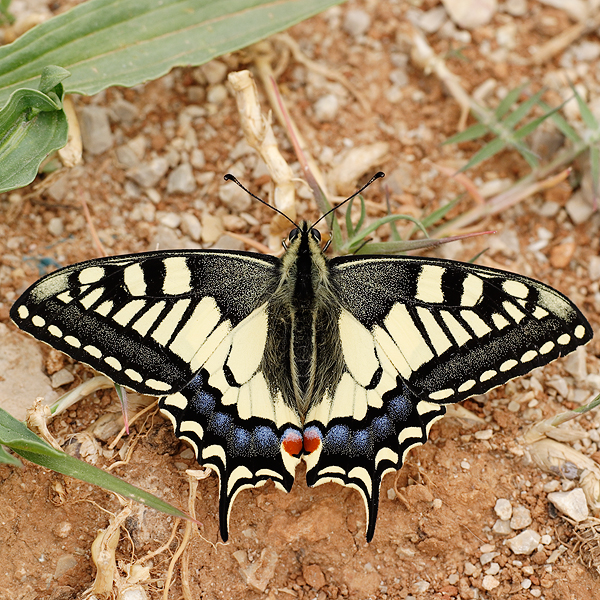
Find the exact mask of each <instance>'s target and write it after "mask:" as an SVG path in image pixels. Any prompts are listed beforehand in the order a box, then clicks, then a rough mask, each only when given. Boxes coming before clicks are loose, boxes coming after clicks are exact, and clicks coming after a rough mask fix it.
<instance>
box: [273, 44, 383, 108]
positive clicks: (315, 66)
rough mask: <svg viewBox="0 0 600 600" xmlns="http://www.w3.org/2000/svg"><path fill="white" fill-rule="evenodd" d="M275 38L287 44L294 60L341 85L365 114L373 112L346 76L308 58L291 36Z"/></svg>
mask: <svg viewBox="0 0 600 600" xmlns="http://www.w3.org/2000/svg"><path fill="white" fill-rule="evenodd" d="M273 37H274V38H275V39H276V40H277V41H278V42H281V43H282V44H285V45H286V46H287V47H288V48H289V49H290V50H291V52H292V55H293V56H294V60H296V61H297V62H299V63H300V64H303V65H304V66H305V67H306V68H307V69H310V70H311V71H313V72H315V73H318V74H319V75H323V77H326V78H327V79H333V80H334V81H337V82H338V83H341V84H342V85H343V86H344V87H345V88H346V89H347V90H348V91H349V92H350V93H351V94H352V95H353V96H354V97H355V98H356V99H357V100H358V102H359V103H360V105H361V107H362V109H363V111H364V112H365V113H369V112H370V111H371V106H370V105H369V102H368V101H367V99H366V98H365V97H364V96H363V95H362V94H361V93H360V92H359V91H358V90H357V89H356V88H355V87H354V86H353V85H352V84H351V83H350V82H349V81H348V80H347V79H346V77H344V75H342V74H341V73H338V72H337V71H334V70H332V69H329V68H327V67H325V66H323V65H321V64H319V63H318V62H315V61H314V60H311V59H310V58H308V57H307V56H306V54H304V52H302V50H301V49H300V46H299V45H298V42H297V41H296V40H294V39H293V38H292V37H291V36H290V35H289V34H287V33H278V34H277V35H275V36H273Z"/></svg>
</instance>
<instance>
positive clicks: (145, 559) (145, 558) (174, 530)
mask: <svg viewBox="0 0 600 600" xmlns="http://www.w3.org/2000/svg"><path fill="white" fill-rule="evenodd" d="M180 521H181V519H175V523H174V524H173V527H172V529H171V537H170V538H169V539H168V540H167V542H166V543H165V544H163V545H162V546H160V547H159V548H157V549H156V550H153V551H152V552H148V554H146V555H145V556H142V558H138V559H137V560H136V561H135V563H133V564H134V565H143V564H144V563H145V562H148V561H149V560H151V559H152V558H154V557H155V556H158V555H159V554H162V553H163V552H165V551H167V550H168V549H169V547H170V546H171V544H172V543H173V540H174V539H175V536H176V535H177V528H178V527H179V523H180Z"/></svg>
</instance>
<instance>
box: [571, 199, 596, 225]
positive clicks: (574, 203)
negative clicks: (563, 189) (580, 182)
mask: <svg viewBox="0 0 600 600" xmlns="http://www.w3.org/2000/svg"><path fill="white" fill-rule="evenodd" d="M565 209H566V211H567V214H568V215H569V217H570V218H571V220H572V221H573V223H575V225H581V223H585V222H586V221H587V220H588V219H589V218H590V217H591V216H592V213H593V212H594V207H593V206H592V205H591V204H590V203H589V202H587V200H586V199H585V198H584V197H583V194H582V193H581V192H579V191H577V192H575V193H574V194H573V196H572V197H571V199H570V200H569V201H568V202H567V205H566V206H565Z"/></svg>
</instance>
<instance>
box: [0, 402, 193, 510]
mask: <svg viewBox="0 0 600 600" xmlns="http://www.w3.org/2000/svg"><path fill="white" fill-rule="evenodd" d="M0 444H2V445H4V446H7V447H8V448H10V449H11V450H13V452H15V453H16V454H18V455H19V456H22V457H23V458H25V459H27V460H28V461H30V462H32V463H35V464H36V465H40V466H41V467H45V468H47V469H52V470H53V471H56V472H57V473H62V474H63V475H68V476H69V477H74V478H75V479H80V480H81V481H85V482H86V483H91V484H93V485H98V486H100V487H102V488H103V489H105V490H109V491H111V492H115V493H117V494H120V495H121V496H124V497H125V498H130V499H131V500H135V501H136V502H140V503H142V504H145V505H146V506H149V507H150V508H154V509H156V510H160V511H161V512H164V513H166V514H168V515H173V516H175V517H180V518H184V519H187V518H189V517H188V516H187V515H186V514H185V513H183V512H181V511H180V510H179V509H177V508H175V507H174V506H171V505H170V504H169V503H168V502H165V501H164V500H161V499H160V498H157V497H156V496H153V495H152V494H149V493H148V492H144V491H143V490H140V489H138V488H136V487H135V486H133V485H131V484H130V483H127V482H125V481H122V480H121V479H119V478H118V477H115V476H114V475H111V474H110V473H107V472H106V471H103V470H102V469H98V468H97V467H94V466H92V465H89V464H87V463H85V462H83V461H81V460H77V459H76V458H73V457H72V456H69V455H68V454H65V453H64V452H61V451H59V450H56V449H55V448H53V447H52V446H50V444H48V443H47V442H45V441H44V440H42V439H41V438H38V437H37V436H36V435H35V434H34V433H33V432H31V431H29V429H27V427H25V425H24V424H23V423H21V421H18V420H17V419H15V418H14V417H13V416H11V415H10V414H9V413H7V412H6V411H5V410H2V409H0ZM6 454H8V453H6ZM1 458H2V457H0V460H1ZM13 464H14V463H13Z"/></svg>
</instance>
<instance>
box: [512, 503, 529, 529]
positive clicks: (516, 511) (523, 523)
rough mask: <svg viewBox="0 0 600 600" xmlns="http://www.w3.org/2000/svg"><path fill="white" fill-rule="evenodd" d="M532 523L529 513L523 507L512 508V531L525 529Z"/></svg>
mask: <svg viewBox="0 0 600 600" xmlns="http://www.w3.org/2000/svg"><path fill="white" fill-rule="evenodd" d="M531 523H532V518H531V511H530V510H529V509H528V508H526V507H525V506H515V507H514V508H513V514H512V518H511V520H510V526H511V527H512V528H513V529H525V527H529V525H531Z"/></svg>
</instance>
